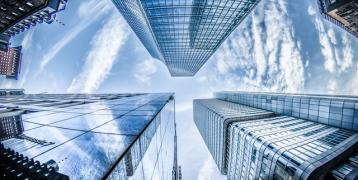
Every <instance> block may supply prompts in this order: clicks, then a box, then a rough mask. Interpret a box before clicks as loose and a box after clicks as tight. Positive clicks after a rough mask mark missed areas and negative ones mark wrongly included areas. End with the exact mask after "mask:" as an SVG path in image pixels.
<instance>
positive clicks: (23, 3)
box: [0, 0, 67, 36]
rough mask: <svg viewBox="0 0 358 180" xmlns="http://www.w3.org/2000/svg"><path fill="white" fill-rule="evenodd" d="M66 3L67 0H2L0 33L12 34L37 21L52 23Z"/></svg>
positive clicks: (0, 6)
mask: <svg viewBox="0 0 358 180" xmlns="http://www.w3.org/2000/svg"><path fill="white" fill-rule="evenodd" d="M66 3H67V0H2V1H0V33H2V34H4V35H7V36H13V35H15V34H18V33H20V32H23V31H24V30H26V29H29V28H30V27H31V26H36V24H38V23H42V22H46V23H52V22H53V21H54V20H55V16H56V13H57V12H59V11H62V10H64V9H65V6H66Z"/></svg>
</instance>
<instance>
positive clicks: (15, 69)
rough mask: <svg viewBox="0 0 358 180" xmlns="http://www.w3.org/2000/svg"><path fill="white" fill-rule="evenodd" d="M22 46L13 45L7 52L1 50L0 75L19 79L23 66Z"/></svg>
mask: <svg viewBox="0 0 358 180" xmlns="http://www.w3.org/2000/svg"><path fill="white" fill-rule="evenodd" d="M21 58H22V54H21V46H19V47H11V48H9V49H8V50H7V52H3V51H0V75H6V77H7V78H14V79H17V78H18V75H19V73H20V66H21Z"/></svg>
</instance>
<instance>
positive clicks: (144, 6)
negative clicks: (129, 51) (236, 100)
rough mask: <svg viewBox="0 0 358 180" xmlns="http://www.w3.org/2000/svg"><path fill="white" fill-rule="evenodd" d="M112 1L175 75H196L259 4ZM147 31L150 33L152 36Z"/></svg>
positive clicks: (196, 0) (239, 0)
mask: <svg viewBox="0 0 358 180" xmlns="http://www.w3.org/2000/svg"><path fill="white" fill-rule="evenodd" d="M112 1H113V2H114V4H115V5H116V6H117V8H118V10H119V11H120V12H121V13H122V15H123V17H124V18H125V19H127V22H128V23H129V25H130V26H131V27H132V29H133V31H134V32H135V33H136V34H137V36H138V38H139V39H141V41H142V43H143V44H144V46H145V47H146V48H147V49H148V51H149V52H151V51H152V50H151V49H152V46H153V45H152V44H153V43H152V41H154V42H156V45H157V48H158V49H159V52H160V54H161V55H162V57H163V58H157V57H156V58H157V59H160V60H162V61H163V62H164V63H165V64H166V65H167V67H168V69H169V72H170V74H171V75H172V76H194V75H195V74H196V73H197V72H198V71H199V69H200V68H201V67H202V66H203V65H204V64H205V62H206V61H207V60H208V59H209V58H210V57H211V55H212V54H213V53H214V52H215V51H216V49H217V48H218V47H219V46H220V45H221V44H222V42H223V41H224V40H225V39H226V38H227V36H229V35H230V33H231V32H232V31H233V30H234V29H235V28H236V27H237V26H238V25H239V24H240V22H241V21H242V20H243V19H244V18H245V17H246V16H247V15H248V14H249V13H250V12H251V11H252V9H253V8H254V7H255V5H256V4H257V3H258V2H259V0H236V1H231V0H221V1H216V0H207V1H201V0H174V1H173V0H135V1H127V0H125V1H121V0H112ZM133 12H135V13H133ZM144 19H145V20H144ZM144 22H145V23H144ZM136 24H139V25H136ZM143 31H150V32H151V35H149V33H142V32H143ZM141 34H145V36H142V35H141ZM150 36H151V37H150ZM147 39H151V40H147ZM149 44H150V45H149ZM151 54H152V53H151ZM153 57H154V56H153Z"/></svg>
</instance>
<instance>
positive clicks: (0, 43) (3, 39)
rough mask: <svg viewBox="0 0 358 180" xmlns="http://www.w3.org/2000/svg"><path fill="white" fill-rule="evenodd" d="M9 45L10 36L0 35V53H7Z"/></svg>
mask: <svg viewBox="0 0 358 180" xmlns="http://www.w3.org/2000/svg"><path fill="white" fill-rule="evenodd" d="M9 44H10V36H7V35H4V34H1V33H0V52H7V49H8V47H9Z"/></svg>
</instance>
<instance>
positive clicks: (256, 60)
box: [208, 0, 305, 92]
mask: <svg viewBox="0 0 358 180" xmlns="http://www.w3.org/2000/svg"><path fill="white" fill-rule="evenodd" d="M286 6H287V3H285V2H283V1H281V0H278V1H275V2H265V1H263V2H262V3H261V4H260V5H258V6H257V7H256V10H255V13H253V14H252V15H251V16H248V17H247V20H245V21H244V22H243V23H241V25H240V26H239V28H238V30H236V31H235V32H234V33H233V35H232V36H231V37H230V38H229V39H228V40H227V41H226V42H224V44H223V45H222V46H221V48H220V49H219V50H218V51H217V52H216V54H215V55H214V58H215V59H216V60H217V64H216V65H215V66H216V67H217V68H216V69H217V72H216V73H217V74H216V73H212V72H211V73H210V74H211V75H212V77H210V78H208V79H211V80H212V81H214V82H213V83H212V84H214V86H219V87H221V88H222V89H225V90H251V91H255V90H256V91H257V90H261V91H290V92H293V91H301V90H303V87H304V83H305V79H304V65H303V63H302V57H301V54H300V42H299V41H297V40H296V37H295V36H294V28H293V27H292V21H291V19H290V18H289V17H288V10H287V7H286ZM233 36H234V37H235V38H233Z"/></svg>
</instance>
